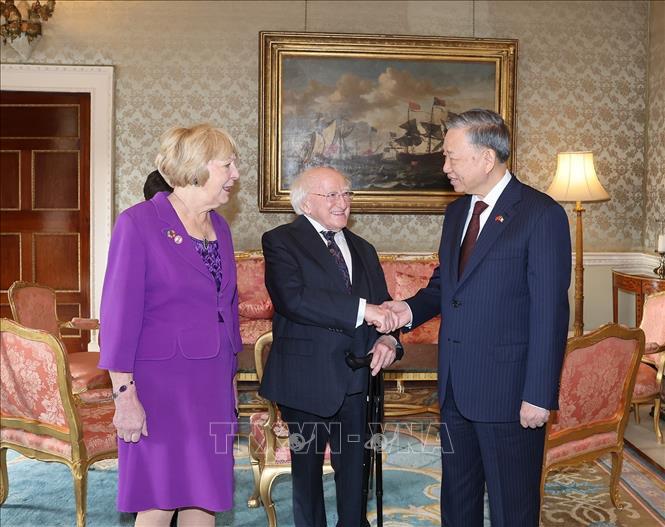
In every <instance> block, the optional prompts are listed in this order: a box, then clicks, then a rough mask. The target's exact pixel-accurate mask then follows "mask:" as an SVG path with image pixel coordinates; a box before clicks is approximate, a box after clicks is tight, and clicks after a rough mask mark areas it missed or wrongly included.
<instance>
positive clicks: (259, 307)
mask: <svg viewBox="0 0 665 527" xmlns="http://www.w3.org/2000/svg"><path fill="white" fill-rule="evenodd" d="M274 312H275V309H274V308H273V306H272V302H271V301H270V298H252V299H248V300H243V301H242V302H240V304H238V313H240V316H241V317H245V318H251V319H269V320H272V315H273V313H274Z"/></svg>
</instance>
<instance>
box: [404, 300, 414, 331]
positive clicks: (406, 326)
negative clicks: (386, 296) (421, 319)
mask: <svg viewBox="0 0 665 527" xmlns="http://www.w3.org/2000/svg"><path fill="white" fill-rule="evenodd" d="M404 303H405V304H406V307H408V308H409V323H408V324H404V327H405V328H406V329H411V326H413V311H411V306H410V305H409V304H408V303H406V302H404Z"/></svg>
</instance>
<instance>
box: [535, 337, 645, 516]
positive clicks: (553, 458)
mask: <svg viewBox="0 0 665 527" xmlns="http://www.w3.org/2000/svg"><path fill="white" fill-rule="evenodd" d="M643 350H644V333H643V332H642V330H641V329H628V328H625V327H623V326H619V325H616V324H607V325H605V326H603V327H601V328H599V329H598V330H596V331H594V332H592V333H589V334H588V335H585V336H582V337H576V338H572V339H570V340H569V341H568V348H567V349H566V356H565V359H564V362H563V371H562V373H561V389H560V393H559V411H558V412H553V413H552V416H551V418H550V420H549V422H548V423H547V431H546V433H547V440H546V442H545V454H544V456H543V472H542V480H541V498H542V495H543V491H544V487H545V480H546V479H547V473H548V472H549V471H550V470H554V469H557V468H559V467H562V466H566V465H575V464H577V463H581V462H584V461H591V460H593V459H596V458H598V457H600V456H602V455H604V454H607V453H610V454H611V455H612V473H611V476H610V498H611V499H612V503H613V504H614V506H615V507H617V508H621V506H620V504H619V493H618V482H619V476H620V475H621V465H622V463H623V434H624V430H625V428H626V423H627V421H628V416H629V407H630V399H631V394H632V393H633V386H634V384H635V375H636V373H637V368H638V365H639V363H640V358H641V357H642V352H643Z"/></svg>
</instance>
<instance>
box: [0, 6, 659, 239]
mask: <svg viewBox="0 0 665 527" xmlns="http://www.w3.org/2000/svg"><path fill="white" fill-rule="evenodd" d="M660 7H662V6H660ZM648 16H649V4H648V3H647V2H645V1H638V2H633V1H619V2H593V1H591V2H503V1H502V2H481V1H475V2H472V1H453V2H441V1H416V0H411V1H391V2H373V1H336V2H329V1H282V2H278V1H262V2H258V1H256V2H255V1H247V2H241V1H228V2H103V1H102V2H72V1H66V0H61V1H59V2H58V4H57V7H56V12H55V15H54V17H53V18H52V19H51V20H50V21H49V22H48V23H47V24H46V25H45V35H44V37H43V39H42V40H41V42H39V43H38V46H37V47H36V49H35V51H34V53H33V55H32V56H31V58H30V59H29V61H28V62H29V63H38V64H44V63H52V64H105V65H114V66H115V75H116V99H115V107H116V109H115V118H116V123H115V127H116V142H115V147H116V157H115V199H116V211H120V210H123V209H125V208H126V207H128V206H130V205H131V204H133V203H135V202H137V201H138V200H140V199H142V194H141V188H142V184H143V179H144V177H145V175H146V174H147V173H148V172H149V171H151V170H152V168H153V165H152V162H153V159H154V156H155V153H156V149H157V138H158V136H159V134H160V133H161V131H162V130H164V129H165V128H166V127H168V126H170V125H174V124H187V123H193V122H199V121H210V122H213V123H215V124H218V125H220V126H222V127H225V128H227V129H228V130H229V131H230V132H231V134H232V135H233V136H234V137H235V138H236V140H237V141H238V144H239V147H240V151H241V163H242V164H241V172H242V175H241V184H240V189H239V192H238V195H237V196H236V198H235V200H233V201H232V203H231V204H230V205H229V206H227V207H226V208H225V209H223V210H222V213H223V214H224V215H225V216H226V217H227V218H228V219H229V221H230V223H231V227H232V230H233V234H234V239H235V244H236V248H237V249H242V250H249V249H255V248H258V247H259V246H260V237H261V234H262V233H263V232H264V231H265V230H267V229H269V228H271V227H273V226H275V225H278V224H280V223H283V222H285V221H288V220H289V219H290V218H291V215H288V214H261V213H259V212H258V205H257V203H258V200H257V156H258V142H257V141H258V131H257V127H258V115H257V114H258V110H257V100H258V87H257V81H258V32H259V31H260V30H308V31H337V32H364V33H387V34H390V33H396V34H420V35H445V36H462V37H508V38H517V39H519V58H518V90H517V100H518V105H517V110H518V118H517V123H518V124H517V164H516V173H517V174H518V176H519V177H520V178H522V179H523V180H524V181H526V182H528V183H530V184H532V185H534V186H535V187H537V188H539V189H545V188H547V186H548V185H549V182H550V180H551V178H552V176H553V173H554V169H555V166H556V154H557V152H558V151H561V150H571V149H591V150H593V151H594V153H595V155H596V163H597V167H596V168H597V171H598V173H599V177H600V179H601V182H602V183H603V185H604V186H605V188H606V189H607V190H608V192H609V193H610V195H611V196H612V200H611V201H609V202H607V203H598V204H588V206H587V207H586V208H587V213H586V215H585V249H587V250H589V251H594V250H595V251H600V250H606V251H610V250H639V249H642V248H643V247H644V245H643V236H644V218H643V214H644V213H643V210H644V207H645V201H647V198H646V197H645V195H648V196H649V197H648V201H647V203H646V206H647V208H648V212H647V214H648V216H649V217H652V216H653V215H654V214H655V211H656V210H659V211H660V214H661V216H662V215H663V207H664V206H665V205H663V199H662V196H663V194H662V192H663V190H662V185H661V184H660V183H661V182H662V177H663V173H664V172H663V164H662V163H663V158H664V156H663V151H662V149H663V148H664V146H663V141H662V140H655V141H652V148H651V150H650V155H651V157H650V165H649V167H650V168H649V170H650V171H651V174H650V176H649V177H648V178H646V162H645V155H644V153H645V150H646V147H645V127H646V123H647V121H646V115H647V107H646V104H647V90H646V78H647V58H648V48H647V46H648V38H647V35H648V33H647V31H648ZM662 38H663V32H662V31H660V41H659V42H660V43H659V44H657V43H656V42H655V40H654V39H653V38H652V43H653V44H652V55H651V56H652V63H655V62H658V63H659V64H661V65H662V64H663V52H662V49H663V43H662V42H663V41H662ZM656 44H657V45H656ZM654 50H656V51H654ZM658 50H659V51H658ZM658 56H659V57H660V58H658ZM1 58H2V60H3V61H6V62H21V59H20V58H19V56H18V55H17V54H16V53H15V52H14V51H13V50H12V49H11V48H8V47H6V46H3V47H2V56H1ZM658 67H659V66H658V64H656V66H653V65H652V71H655V70H657V69H658ZM660 71H661V73H660V74H659V75H652V77H651V84H650V86H651V89H652V93H653V92H654V87H655V88H656V89H660V90H661V93H662V88H663V73H662V71H663V68H662V67H661V68H660ZM663 106H664V105H663V101H662V97H661V99H660V103H657V104H656V103H654V104H653V105H652V109H651V120H650V126H651V129H652V130H654V131H655V132H654V133H655V134H656V135H657V134H660V136H661V138H662V134H663V129H664V127H665V125H664V123H663V119H664V117H663V114H664V111H663ZM656 150H657V151H656ZM658 154H660V155H658ZM651 160H653V161H651ZM655 174H660V175H659V176H656V175H655ZM658 178H660V180H659V179H658ZM645 181H646V182H647V183H646V184H645ZM656 189H658V192H660V194H659V197H656V194H657V191H656ZM646 190H648V192H646ZM570 209H571V207H568V210H570ZM441 221H442V218H441V216H439V215H424V216H423V215H356V216H355V218H354V219H353V226H354V229H355V230H356V232H357V233H358V234H360V235H362V236H365V237H367V238H368V239H369V240H370V241H372V242H373V243H374V244H375V245H376V247H377V248H378V249H379V250H383V251H391V250H392V251H395V250H404V251H434V250H436V248H437V246H438V240H439V235H440V229H441ZM654 229H655V226H651V225H650V224H648V225H647V227H646V232H647V234H646V237H647V239H648V240H652V239H654ZM651 245H653V243H652V244H651Z"/></svg>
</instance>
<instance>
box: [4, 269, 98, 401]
mask: <svg viewBox="0 0 665 527" xmlns="http://www.w3.org/2000/svg"><path fill="white" fill-rule="evenodd" d="M7 293H8V296H9V305H10V307H11V310H12V316H13V317H14V320H15V321H16V322H18V323H19V324H21V325H22V326H25V327H28V328H32V329H41V330H43V331H47V332H48V333H50V334H51V335H53V336H54V337H55V338H57V339H58V340H60V339H61V338H62V336H61V334H60V330H61V329H62V328H68V329H79V330H83V331H90V330H93V329H99V321H98V320H95V319H90V318H73V319H72V320H70V321H68V322H61V321H59V320H58V315H57V312H56V297H55V291H54V290H53V289H51V288H50V287H47V286H45V285H40V284H36V283H32V282H20V281H17V282H14V283H13V284H12V285H11V287H10V288H9V291H8V292H7ZM63 348H64V346H63ZM65 349H66V348H65ZM68 360H69V368H70V371H71V375H72V389H73V390H74V393H75V394H80V396H81V397H82V398H84V399H88V398H93V397H95V398H96V397H99V396H100V394H99V393H96V394H88V393H87V392H88V390H93V389H96V388H109V389H110V387H111V378H110V377H109V374H108V372H106V371H104V370H100V369H99V368H97V364H98V363H99V354H98V353H95V352H74V353H69V357H68ZM104 396H106V397H110V396H111V392H110V391H109V390H105V394H104Z"/></svg>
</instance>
